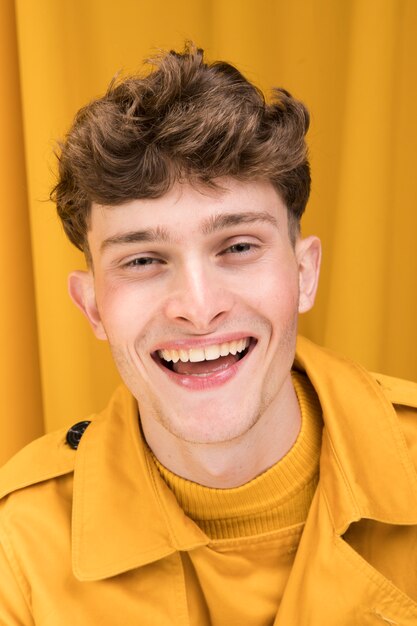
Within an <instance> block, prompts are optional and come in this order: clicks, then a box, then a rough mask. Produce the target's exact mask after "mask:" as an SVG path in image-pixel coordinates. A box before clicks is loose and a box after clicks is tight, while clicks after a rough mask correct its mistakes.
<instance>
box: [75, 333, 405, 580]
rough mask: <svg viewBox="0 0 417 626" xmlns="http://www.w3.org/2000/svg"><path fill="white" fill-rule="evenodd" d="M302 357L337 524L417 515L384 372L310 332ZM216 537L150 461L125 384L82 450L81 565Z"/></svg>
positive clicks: (82, 573)
mask: <svg viewBox="0 0 417 626" xmlns="http://www.w3.org/2000/svg"><path fill="white" fill-rule="evenodd" d="M295 367H296V368H298V369H300V370H301V371H305V372H306V374H307V376H308V377H309V379H310V381H311V382H312V384H313V386H314V387H315V389H316V392H317V394H318V396H319V399H320V402H321V405H322V408H323V419H324V424H325V426H324V432H323V446H322V455H321V462H320V484H321V487H322V488H323V491H324V494H325V497H326V500H327V503H328V507H329V510H330V514H331V517H332V520H333V524H334V527H335V530H336V532H338V533H339V534H342V533H343V532H344V531H345V530H346V529H347V527H348V526H349V524H350V523H352V522H353V521H357V520H358V519H360V518H362V517H365V518H370V519H375V520H379V521H382V522H386V523H391V524H417V512H416V504H415V503H416V502H417V475H416V472H415V470H414V467H413V464H412V461H411V459H410V456H409V453H408V450H407V447H406V444H405V441H404V437H403V435H402V433H401V430H400V427H399V424H398V419H397V417H396V414H395V411H394V409H393V407H392V404H391V403H390V402H389V401H388V400H387V398H386V397H385V395H384V393H383V392H382V390H381V388H380V387H379V385H378V383H377V382H376V380H375V379H374V378H373V377H372V376H371V375H370V374H368V373H367V372H366V371H365V370H364V369H363V368H361V367H360V366H358V365H356V364H354V363H352V362H350V361H347V360H346V359H343V358H341V357H339V356H336V355H334V354H331V353H330V352H328V351H327V350H324V349H322V348H319V347H317V346H315V345H314V344H312V343H311V342H309V341H308V340H306V339H302V338H300V339H299V341H298V346H297V356H296V360H295ZM352 451H353V454H352ZM381 496H382V497H381ZM208 543H209V539H208V537H207V536H206V535H205V534H204V533H203V532H202V531H201V530H200V529H199V528H198V526H197V525H196V524H194V523H193V522H192V521H191V520H190V519H189V518H188V517H187V516H186V515H185V514H184V513H183V511H182V509H181V508H180V507H179V505H178V503H177V501H176V499H175V497H174V495H173V494H172V492H171V491H170V490H169V489H168V487H167V486H166V485H165V483H164V481H163V480H162V478H161V476H160V475H159V473H158V471H157V469H156V467H155V466H154V465H153V463H151V462H150V461H149V455H148V454H147V453H146V450H145V444H144V443H143V440H142V437H141V434H140V429H139V426H138V418H137V404H136V401H135V400H134V398H133V397H132V396H131V394H130V393H129V391H128V390H127V389H126V388H125V387H123V386H122V387H120V388H119V389H118V391H117V392H116V394H115V395H114V396H113V399H112V400H111V402H110V404H109V406H108V407H107V409H106V410H105V411H103V412H102V413H101V414H99V415H98V416H97V417H95V418H94V419H93V420H92V423H91V425H90V426H89V428H88V429H87V430H86V432H85V434H84V435H83V438H82V440H81V443H80V446H79V449H78V451H77V458H76V463H75V471H74V497H73V522H72V545H73V570H74V574H75V575H76V577H77V578H78V579H80V580H99V579H103V578H107V577H110V576H114V575H116V574H120V573H121V572H124V571H128V570H130V569H133V568H136V567H140V566H143V565H146V564H149V563H152V562H154V561H157V560H159V559H161V558H163V557H165V556H168V555H170V554H172V553H173V552H176V551H178V550H186V551H188V550H192V549H194V548H196V547H199V546H203V545H207V544H208Z"/></svg>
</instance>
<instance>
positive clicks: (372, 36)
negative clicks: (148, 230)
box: [0, 0, 417, 461]
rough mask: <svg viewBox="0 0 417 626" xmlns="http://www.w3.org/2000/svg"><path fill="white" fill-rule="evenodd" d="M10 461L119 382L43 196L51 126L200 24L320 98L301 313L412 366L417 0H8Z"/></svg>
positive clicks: (226, 52) (5, 356)
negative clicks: (311, 252) (309, 256)
mask: <svg viewBox="0 0 417 626" xmlns="http://www.w3.org/2000/svg"><path fill="white" fill-rule="evenodd" d="M0 29H1V30H0V35H1V37H0V46H1V48H0V50H1V53H0V64H1V70H2V73H1V76H2V82H3V97H2V98H1V99H0V113H1V114H0V124H1V143H0V145H1V148H0V159H1V168H0V187H1V192H2V193H1V200H2V207H1V211H2V213H1V215H2V228H1V229H0V254H1V260H2V263H1V266H0V275H1V279H2V282H1V285H2V287H3V289H2V294H3V300H2V306H1V308H0V322H1V323H0V332H1V340H2V341H1V345H2V359H1V368H2V369H1V377H0V384H1V386H2V387H1V391H2V397H3V400H4V401H3V414H2V416H1V418H0V426H1V437H0V461H2V460H5V459H6V458H7V457H8V456H10V454H12V453H13V452H14V451H15V450H16V449H17V448H18V447H20V446H21V445H23V443H25V442H26V441H29V440H30V439H32V438H33V437H35V436H36V435H37V434H39V433H40V432H42V430H43V429H45V430H47V431H49V430H51V429H54V428H56V427H58V426H61V425H64V424H71V423H72V422H74V421H77V420H79V419H82V418H83V416H85V415H86V414H88V413H90V412H91V411H94V410H97V409H100V408H101V407H102V406H103V405H104V404H105V403H106V401H107V399H108V397H109V395H110V393H111V391H112V389H113V388H114V386H115V385H116V383H117V380H118V378H117V374H116V372H115V371H114V368H113V365H112V363H111V358H110V355H109V353H108V350H107V347H106V346H105V344H102V343H101V342H98V341H96V340H95V339H94V338H93V336H92V334H91V332H90V330H89V328H88V327H87V322H86V321H85V320H84V319H83V318H82V317H81V315H80V313H79V312H78V311H77V310H75V308H74V307H73V305H72V304H71V303H70V301H69V298H68V296H67V292H66V276H67V274H68V272H69V271H70V270H71V269H74V268H77V267H83V259H82V257H81V255H80V254H79V253H78V252H77V251H76V250H74V249H72V248H71V246H70V244H69V243H68V242H67V241H66V239H65V237H64V235H63V233H62V231H61V227H60V225H59V223H58V220H57V218H56V217H55V214H54V208H53V206H52V205H51V203H50V202H48V194H49V190H50V188H51V186H52V184H53V170H54V167H55V165H54V159H53V157H52V152H53V149H54V141H55V140H56V139H57V138H59V137H60V136H62V135H63V134H64V133H65V130H66V128H67V127H68V126H69V124H70V122H71V119H72V117H73V115H74V112H75V111H76V110H77V109H78V108H79V107H80V106H81V105H83V104H84V103H85V102H86V101H88V100H90V99H91V98H93V97H95V96H97V95H99V94H101V93H102V92H103V91H104V89H105V88H106V85H107V83H108V81H109V79H110V78H111V77H112V76H113V75H114V74H115V73H116V72H118V71H119V70H123V71H132V70H135V69H137V68H139V67H140V65H141V60H142V59H143V58H144V57H146V56H149V55H150V54H152V52H153V51H155V50H158V49H159V48H163V49H166V48H178V47H181V46H182V44H183V42H184V40H185V39H192V40H193V41H195V42H196V43H197V44H198V45H200V46H201V47H203V48H205V49H206V52H207V55H208V57H209V58H212V59H215V58H222V59H227V60H229V61H232V62H234V63H235V64H236V65H237V66H238V67H239V68H240V69H241V70H242V71H243V72H244V73H245V74H246V75H247V76H248V77H249V78H250V79H252V80H254V81H255V82H256V83H257V84H259V85H260V86H261V87H262V88H264V89H268V88H269V87H270V86H272V85H276V86H284V87H286V88H287V89H288V90H289V91H291V92H293V93H294V95H296V96H297V97H300V98H301V99H303V100H304V101H305V102H306V103H307V105H308V106H309V108H310V111H311V115H312V125H311V131H310V133H309V144H310V152H311V161H312V170H313V193H312V198H311V201H310V204H309V207H308V209H307V214H306V217H305V219H304V226H303V231H304V233H305V234H311V233H315V234H318V235H319V236H320V237H321V238H322V241H323V245H324V262H323V272H322V280H321V288H320V292H319V296H318V302H317V305H316V307H315V310H314V311H312V312H311V313H309V314H308V315H307V316H306V317H305V318H303V319H302V320H301V323H300V326H301V331H302V332H303V333H304V334H306V335H307V336H309V337H310V338H312V339H313V340H315V341H317V342H319V343H321V344H324V345H326V346H328V347H330V348H333V349H336V350H340V351H343V352H345V353H346V354H348V355H350V356H351V357H352V358H355V359H358V360H360V361H361V362H362V363H364V365H366V366H367V367H369V368H371V369H373V370H379V371H383V372H386V373H391V374H393V375H397V376H402V377H407V378H414V379H417V350H416V343H417V329H416V319H417V289H416V287H417V282H416V276H417V250H416V247H417V246H416V236H417V210H416V207H417V191H416V189H417V188H416V184H415V178H416V175H415V172H414V170H415V168H416V165H417V157H416V154H415V152H416V146H417V121H416V120H417V116H416V113H415V106H416V102H417V72H416V62H417V2H415V0H291V2H289V1H288V0H204V1H203V0H194V2H190V1H189V0H176V1H175V2H172V1H171V0H159V2H153V3H150V2H145V0H119V2H114V1H113V0H59V1H58V2H57V0H36V2H33V0H15V1H14V2H13V0H3V2H2V3H1V4H0Z"/></svg>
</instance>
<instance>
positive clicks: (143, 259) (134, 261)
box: [126, 256, 160, 266]
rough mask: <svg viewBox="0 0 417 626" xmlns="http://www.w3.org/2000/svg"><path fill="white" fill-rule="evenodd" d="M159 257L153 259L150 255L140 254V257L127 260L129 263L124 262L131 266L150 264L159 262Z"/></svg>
mask: <svg viewBox="0 0 417 626" xmlns="http://www.w3.org/2000/svg"><path fill="white" fill-rule="evenodd" d="M159 262H160V261H159V259H154V258H153V257H151V256H141V257H137V258H136V259H132V261H129V263H126V265H128V266H133V265H152V263H159Z"/></svg>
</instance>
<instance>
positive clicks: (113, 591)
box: [0, 339, 417, 626]
mask: <svg viewBox="0 0 417 626" xmlns="http://www.w3.org/2000/svg"><path fill="white" fill-rule="evenodd" d="M296 367H297V368H299V369H302V370H305V371H306V372H307V374H308V376H309V378H310V380H311V382H312V383H313V385H314V387H315V389H316V391H317V393H318V395H319V398H320V401H321V404H322V407H323V414H324V424H325V426H324V432H323V445H322V455H321V465H320V481H319V486H318V488H317V492H316V495H315V497H314V500H313V503H312V506H311V509H310V512H309V515H308V519H307V522H306V525H305V529H304V532H303V535H302V538H301V543H300V545H299V548H298V551H297V554H296V557H295V562H294V566H293V568H292V571H291V574H290V578H289V580H288V584H287V587H286V590H285V592H284V596H283V600H282V603H281V605H280V608H279V610H278V614H277V616H276V620H275V622H274V624H275V625H276V626H333V625H337V626H355V625H358V626H359V625H360V626H366V625H368V624H369V625H373V626H378V624H379V625H380V626H382V625H383V624H385V625H386V624H388V625H389V624H392V625H396V624H398V625H401V626H412V625H413V626H415V625H416V624H417V603H416V602H415V601H413V600H412V599H411V598H410V597H408V596H407V595H406V594H405V593H404V592H403V591H400V590H399V589H398V588H397V587H396V586H395V585H394V584H393V583H392V582H390V581H389V580H387V579H386V578H385V577H384V576H383V575H382V574H381V573H380V572H379V571H377V569H374V567H373V566H372V565H370V564H369V563H368V562H367V561H365V560H364V558H362V557H361V556H360V555H359V554H358V553H357V552H356V551H355V550H354V549H353V548H352V547H351V545H349V543H348V541H347V540H346V539H344V538H343V535H344V533H345V532H346V531H347V529H349V526H350V525H351V524H353V523H354V522H356V521H358V520H360V519H362V518H368V519H370V520H377V521H379V522H382V523H383V524H382V525H381V527H382V528H385V529H389V530H390V531H392V532H394V533H399V535H401V532H402V531H403V530H404V529H405V530H407V531H411V534H410V532H409V534H408V535H407V536H410V538H411V540H410V546H409V551H408V550H406V555H405V558H406V559H409V562H408V563H406V565H405V566H404V561H403V560H401V558H399V561H398V562H399V565H398V567H399V568H404V567H409V575H410V576H411V577H413V576H414V577H416V576H417V573H416V572H417V548H416V546H417V541H416V537H417V533H415V532H414V531H415V529H416V525H417V475H416V470H415V462H416V460H417V411H416V410H415V408H416V407H417V385H415V384H413V383H407V382H404V381H398V380H395V379H391V378H387V377H379V376H377V375H376V376H373V375H370V374H369V373H368V372H366V371H365V370H364V369H363V368H361V367H360V366H358V365H356V364H353V363H351V362H349V361H347V360H345V359H343V358H340V357H338V356H335V355H333V354H330V353H329V352H327V351H325V350H323V349H321V348H318V347H317V346H314V345H313V344H311V343H310V342H309V341H307V340H302V339H300V340H299V344H298V351H297V360H296ZM393 405H394V406H395V409H394V408H393ZM91 419H92V422H91V424H90V425H89V427H88V428H87V430H86V431H85V433H84V435H83V437H82V440H81V443H80V445H79V448H78V450H76V451H75V450H73V449H71V448H70V447H69V446H68V445H66V443H65V432H64V431H62V432H57V433H53V434H49V435H46V436H45V437H43V438H41V439H40V440H38V441H36V442H34V443H32V444H30V445H29V446H28V447H27V448H25V449H24V450H23V451H21V452H20V453H19V454H18V455H17V456H16V457H14V458H13V459H12V460H11V461H10V462H9V463H8V464H7V465H6V466H5V467H4V468H3V470H2V471H1V472H0V497H1V500H0V624H1V625H2V626H12V625H13V626H17V625H19V626H30V625H33V624H36V625H42V626H74V625H75V624H76V625H77V626H87V625H88V626H92V625H100V626H110V625H111V626H118V625H120V626H137V625H138V624H140V625H141V626H168V625H170V624H174V625H175V626H189V619H188V612H187V599H186V590H185V589H184V583H183V572H182V566H181V559H180V554H179V551H182V550H199V548H200V547H201V546H206V545H208V544H209V539H208V538H207V536H206V535H205V534H204V533H203V532H202V531H201V530H200V529H199V528H198V527H197V526H196V525H195V524H194V522H192V521H191V520H190V519H189V518H187V517H186V516H185V515H184V513H183V512H182V510H181V509H180V508H179V506H178V504H177V502H176V500H175V498H174V497H173V495H172V493H171V492H170V491H169V489H168V488H167V487H166V485H165V483H164V482H163V481H162V479H161V478H160V476H159V474H158V472H157V471H156V470H155V468H153V467H150V465H149V463H148V461H147V457H146V455H145V453H144V449H143V443H142V441H141V438H140V434H139V429H138V424H137V408H136V405H135V401H134V400H133V398H132V397H131V395H130V394H129V392H128V391H127V390H126V389H125V388H121V389H119V390H118V391H117V392H116V394H115V396H114V397H113V399H112V401H111V403H110V405H109V407H108V408H107V409H106V410H105V411H103V412H102V413H101V414H98V415H96V416H93V417H92V418H91ZM413 460H414V462H413ZM353 525H354V524H353ZM390 536H392V534H391V535H390ZM400 544H401V542H399V545H400ZM395 545H396V543H395V542H394V546H395ZM384 549H385V546H384V542H382V543H381V545H380V546H379V550H381V551H382V550H384ZM402 559H404V555H402ZM393 560H394V561H396V559H393ZM399 573H400V575H401V572H399ZM402 574H404V572H402ZM405 575H406V576H408V573H407V572H406V573H405ZM410 580H411V579H410ZM225 584H227V581H225ZM414 597H415V598H416V597H417V588H416V589H415V594H414ZM225 626H230V625H225ZM242 626H244V624H242Z"/></svg>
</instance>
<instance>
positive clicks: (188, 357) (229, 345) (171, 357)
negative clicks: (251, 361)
mask: <svg viewBox="0 0 417 626" xmlns="http://www.w3.org/2000/svg"><path fill="white" fill-rule="evenodd" d="M249 341H250V340H249V337H247V338H246V339H238V340H237V341H226V342H225V343H219V344H212V345H211V346H205V347H204V348H203V347H201V348H190V349H189V350H183V349H180V350H158V354H159V356H160V357H161V359H164V361H173V362H174V363H177V361H182V362H183V363H187V361H191V363H197V362H198V361H214V359H218V358H219V357H221V356H227V355H228V354H236V353H237V352H243V350H246V348H247V347H248V345H249Z"/></svg>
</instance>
